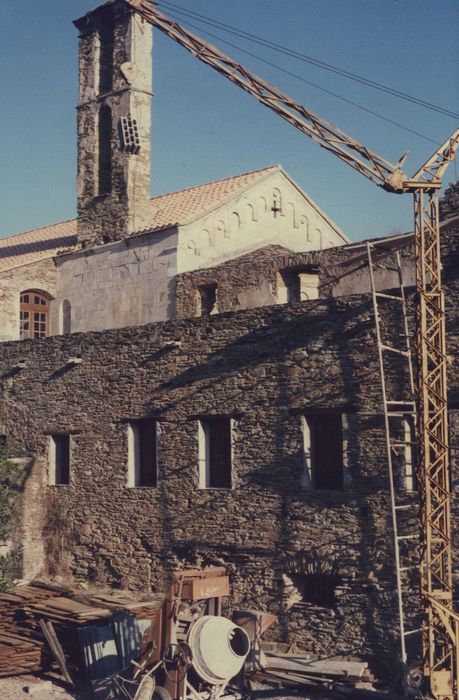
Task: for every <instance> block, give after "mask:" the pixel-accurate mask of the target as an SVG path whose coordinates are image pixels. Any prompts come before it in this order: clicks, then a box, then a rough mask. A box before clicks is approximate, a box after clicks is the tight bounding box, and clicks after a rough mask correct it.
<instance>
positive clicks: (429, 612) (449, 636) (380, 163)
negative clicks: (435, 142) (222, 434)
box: [124, 0, 459, 700]
mask: <svg viewBox="0 0 459 700" xmlns="http://www.w3.org/2000/svg"><path fill="white" fill-rule="evenodd" d="M124 2H125V3H126V4H127V5H129V6H130V7H131V8H133V9H134V10H135V11H136V12H138V13H139V15H140V16H141V17H143V18H144V19H145V20H146V21H147V22H149V23H150V24H152V25H154V26H155V27H157V28H158V29H160V30H161V31H162V32H163V33H164V34H166V35H167V36H168V37H170V38H171V39H173V40H174V41H176V42H177V43H178V44H180V45H181V46H183V47H184V48H185V49H187V51H189V52H190V53H191V54H193V56H195V57H196V58H199V60H200V61H203V62H204V63H206V64H207V65H209V66H211V67H212V68H214V69H215V70H217V71H218V72H219V73H221V74H222V75H224V76H225V77H226V78H228V80H231V82H233V83H235V84H236V85H238V86H239V87H240V88H242V89H243V90H245V91H246V92H248V93H249V94H250V95H252V97H254V98H255V99H256V100H258V102H261V103H262V104H264V105H265V106H266V107H269V108H270V109H272V110H273V111H274V112H276V114H278V115H279V116H280V117H282V118H283V119H285V120H287V121H288V122H290V124H292V125H293V126H294V127H295V128H297V129H299V130H300V131H302V132H303V133H304V134H305V135H306V136H308V137H309V138H311V139H312V140H313V141H315V142H316V143H317V144H319V146H321V147H322V148H325V149H326V150H327V151H330V152H331V153H333V155H335V156H336V157H337V158H339V159H340V160H343V161H344V162H346V163H347V164H348V165H350V166H351V167H352V168H354V169H355V170H357V171H358V172H360V173H361V174H362V175H364V176H365V177H367V178H368V179H369V180H371V181H372V182H374V183H375V184H376V185H378V186H379V187H382V188H383V189H384V190H386V191H388V192H393V193H396V194H404V193H408V192H410V193H412V194H413V196H414V240H415V264H416V288H417V293H418V302H417V307H418V308H417V311H418V323H417V335H416V359H417V367H418V372H417V447H418V475H419V479H418V481H419V491H420V500H421V508H420V513H421V515H420V539H421V599H422V608H423V612H424V620H423V632H422V636H423V672H424V676H425V678H426V681H427V684H428V686H429V689H430V692H431V694H432V696H433V697H434V698H436V700H458V698H459V615H458V614H457V613H456V612H455V611H454V609H453V595H452V563H451V491H450V488H451V487H450V482H451V478H450V462H449V446H448V412H447V381H446V367H447V355H446V338H445V305H444V293H443V290H442V285H441V260H440V221H439V208H438V191H439V189H440V187H441V178H442V175H443V172H444V171H445V169H446V167H447V166H448V164H449V162H450V161H451V160H453V158H454V157H455V152H456V149H457V148H458V146H459V129H457V130H456V131H455V132H454V133H453V134H452V135H451V136H450V138H448V139H447V140H446V141H445V143H444V144H443V145H442V146H440V148H438V150H436V151H435V153H434V154H433V155H432V156H431V157H430V158H429V159H428V160H427V161H426V162H425V163H424V165H423V166H422V167H421V168H420V169H419V170H418V171H417V172H416V173H415V174H414V175H413V177H411V178H409V177H407V176H406V175H405V173H404V172H403V170H402V166H403V163H404V161H405V159H406V156H407V154H405V155H404V156H402V158H401V159H400V160H399V161H398V163H396V164H393V163H390V162H389V161H387V160H385V159H384V158H381V157H380V156H378V155H377V154H376V153H373V152H372V151H370V150H369V149H368V148H366V147H365V146H363V145H362V144H360V143H359V142H358V141H356V140H355V139H353V138H352V137H351V136H349V135H348V134H346V133H345V132H344V131H342V130H341V129H339V128H338V127H336V126H335V125H334V124H331V123H330V122H328V121H326V120H324V119H322V118H321V117H319V116H317V115H316V114H314V113H313V112H312V111H311V110H310V109H308V108H307V107H305V106H303V105H301V104H299V103H298V102H296V101H295V100H293V99H292V98H291V97H289V96H288V95H285V94H283V93H282V92H281V91H280V90H278V89H277V88H276V87H274V86H273V85H270V84H269V83H267V82H265V81H264V80H263V79H262V78H259V77H258V76H257V75H255V74H254V73H252V72H251V71H249V70H247V68H244V67H243V66H241V65H240V64H239V63H237V62H236V61H234V60H233V59H231V58H230V57H228V56H226V55H225V54H224V53H222V52H221V51H219V49H217V48H216V47H215V46H212V44H209V43H208V42H207V41H204V40H203V39H200V38H199V37H197V36H196V35H194V34H193V33H191V32H190V31H188V30H187V29H185V28H184V27H182V26H181V25H180V24H178V23H177V22H175V21H174V20H172V19H170V18H169V17H167V16H166V15H164V14H163V13H161V12H159V10H158V9H157V8H156V7H155V6H154V5H153V4H152V3H151V2H150V1H149V0H124ZM402 661H405V660H404V659H402Z"/></svg>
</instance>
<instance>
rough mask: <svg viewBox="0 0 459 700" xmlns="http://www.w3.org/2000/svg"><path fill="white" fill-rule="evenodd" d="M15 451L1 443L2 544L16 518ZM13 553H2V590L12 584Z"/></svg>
mask: <svg viewBox="0 0 459 700" xmlns="http://www.w3.org/2000/svg"><path fill="white" fill-rule="evenodd" d="M12 454H13V451H12V449H11V448H8V446H7V445H0V544H1V543H2V542H5V541H6V540H7V538H8V536H9V535H10V533H11V531H12V529H13V527H14V520H15V507H16V500H17V495H18V484H19V479H20V476H21V469H20V467H19V466H18V465H17V464H16V463H15V462H14V461H13V460H12V459H11V457H12ZM15 563H16V561H15V556H14V555H13V554H5V555H0V591H5V590H8V588H9V587H10V586H11V584H12V573H11V572H12V570H13V568H14V566H15Z"/></svg>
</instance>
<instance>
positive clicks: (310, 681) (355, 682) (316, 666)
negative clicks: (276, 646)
mask: <svg viewBox="0 0 459 700" xmlns="http://www.w3.org/2000/svg"><path fill="white" fill-rule="evenodd" d="M257 676H258V677H264V679H265V680H268V679H269V680H270V681H277V682H278V683H279V684H280V685H282V686H283V687H285V686H286V687H301V686H319V687H324V688H327V689H329V690H331V689H335V690H336V689H338V688H340V687H343V688H344V687H347V688H348V691H347V692H350V689H351V688H352V689H353V692H357V691H358V689H360V690H361V691H362V692H363V691H364V690H371V691H374V688H373V685H372V683H373V681H374V678H373V677H372V675H371V673H370V670H369V668H368V664H367V663H366V662H365V661H360V660H356V659H338V658H326V659H319V658H312V657H311V656H310V655H308V654H306V653H275V652H274V651H272V650H265V667H264V668H263V670H262V671H261V672H259V673H257Z"/></svg>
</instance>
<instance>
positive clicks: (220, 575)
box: [135, 567, 251, 700]
mask: <svg viewBox="0 0 459 700" xmlns="http://www.w3.org/2000/svg"><path fill="white" fill-rule="evenodd" d="M228 594H229V580H228V577H227V575H226V570H225V569H224V568H223V567H217V568H215V567H214V568H209V569H204V570H201V571H196V570H193V571H183V572H177V573H174V574H173V583H172V585H171V586H170V588H169V591H168V593H167V595H166V597H165V599H164V602H163V604H162V606H161V608H160V610H159V611H158V614H157V615H156V617H155V619H154V620H153V621H152V623H151V625H150V627H149V629H148V630H147V631H146V633H145V635H144V638H143V640H142V646H141V654H140V658H139V659H138V660H137V661H136V664H135V666H136V669H137V671H136V674H135V675H137V677H139V675H141V676H142V678H141V683H140V685H139V689H138V697H137V695H136V700H140V699H142V700H151V699H152V700H219V699H220V698H221V699H222V700H223V698H226V699H227V700H229V698H231V699H232V700H237V699H238V698H242V697H243V695H244V689H243V684H242V682H241V680H240V679H239V681H238V682H234V679H235V678H236V677H237V676H239V675H240V673H241V671H242V669H243V667H244V662H245V660H246V658H247V656H248V654H249V652H250V650H251V644H250V639H249V636H248V634H247V633H246V631H245V630H244V629H243V628H242V627H241V626H239V625H237V624H235V623H234V622H232V621H231V620H229V619H228V618H226V617H224V616H222V614H221V612H222V597H223V596H226V595H228ZM146 676H148V678H149V679H151V681H152V682H150V681H148V682H146V678H145V677H146ZM152 686H154V690H153V691H152Z"/></svg>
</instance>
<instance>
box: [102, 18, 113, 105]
mask: <svg viewBox="0 0 459 700" xmlns="http://www.w3.org/2000/svg"><path fill="white" fill-rule="evenodd" d="M99 46H100V49H99V93H100V94H103V93H106V92H110V90H111V89H112V88H113V47H114V29H113V25H112V24H105V25H104V26H103V27H102V28H101V29H100V31H99Z"/></svg>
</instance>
